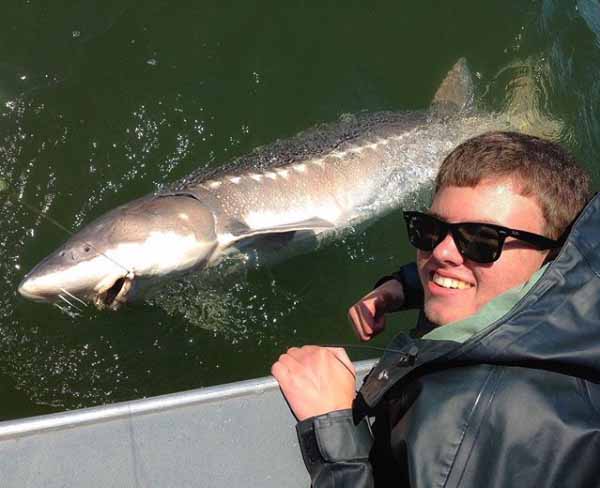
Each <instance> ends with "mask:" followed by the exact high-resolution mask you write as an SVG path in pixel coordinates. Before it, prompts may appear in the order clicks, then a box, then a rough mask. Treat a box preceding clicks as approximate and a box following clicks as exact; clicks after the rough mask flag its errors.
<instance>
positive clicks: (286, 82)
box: [0, 0, 600, 419]
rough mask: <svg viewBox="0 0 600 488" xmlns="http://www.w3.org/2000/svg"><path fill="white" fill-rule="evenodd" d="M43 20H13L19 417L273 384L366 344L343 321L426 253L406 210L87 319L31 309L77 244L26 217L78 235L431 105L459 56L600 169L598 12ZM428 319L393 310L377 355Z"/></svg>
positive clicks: (5, 101)
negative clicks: (289, 143) (326, 126)
mask: <svg viewBox="0 0 600 488" xmlns="http://www.w3.org/2000/svg"><path fill="white" fill-rule="evenodd" d="M7 4H8V5H7ZM48 5H50V4H49V3H48V2H41V1H39V0H37V1H35V0H29V1H22V2H14V1H13V2H5V4H4V5H3V9H2V15H1V16H0V186H1V187H2V189H4V187H5V186H8V187H9V189H10V190H9V191H0V229H1V232H0V392H1V393H2V398H3V401H2V402H1V403H0V418H2V419H7V418H14V417H21V416H27V415H32V414H37V413H45V412H52V411H57V410H64V409H70V408H76V407H80V406H90V405H97V404H102V403H107V402H114V401H121V400H128V399H133V398H139V397H143V396H150V395H157V394H162V393H169V392H174V391H179V390H183V389H190V388H196V387H201V386H207V385H213V384H218V383H224V382H230V381H235V380H240V379H245V378H249V377H256V376H263V375H266V374H268V372H269V368H270V365H271V363H272V362H273V361H274V360H275V359H276V358H277V356H278V355H279V354H280V352H282V351H283V350H285V348H287V347H288V346H291V345H299V344H304V343H331V342H354V341H355V340H354V337H353V333H352V331H351V329H350V327H349V325H348V323H347V321H346V310H347V308H348V306H349V305H350V304H351V303H353V302H354V301H355V300H356V299H357V298H358V297H360V296H361V295H362V294H364V293H365V292H366V291H367V290H368V289H369V288H370V286H371V284H372V283H373V282H374V280H375V279H376V278H377V277H379V276H381V275H382V274H385V273H389V272H390V271H391V270H393V269H394V268H395V267H396V266H397V265H399V264H400V263H402V262H405V261H406V260H409V259H411V258H412V256H413V251H412V250H411V249H410V248H409V247H408V245H407V243H406V239H405V235H404V230H403V228H402V220H401V218H400V216H399V214H398V213H395V214H391V215H388V216H387V217H385V218H384V219H382V220H380V221H378V222H377V223H375V224H374V225H372V226H371V227H370V228H369V229H368V230H367V231H366V232H365V233H361V234H357V235H353V236H351V237H349V238H348V239H346V240H345V241H343V242H338V243H335V244H333V245H331V246H329V247H327V248H325V249H322V250H319V251H317V252H314V253H311V254H308V255H304V256H298V257H295V258H292V259H290V260H288V261H286V262H284V263H281V264H279V265H277V266H273V267H271V268H268V269H266V268H263V269H259V270H255V271H249V272H247V273H243V274H241V275H239V276H236V277H235V279H233V280H229V281H227V280H225V281H224V282H223V283H214V284H212V285H210V286H209V285H204V284H203V283H202V282H201V280H199V281H196V282H194V283H188V282H178V283H174V284H172V285H171V286H169V287H167V288H165V290H164V292H163V293H162V294H161V295H160V296H159V297H157V298H156V299H154V300H152V301H150V302H146V303H142V304H140V305H137V306H134V307H130V308H128V309H125V310H122V311H120V312H118V313H100V312H96V311H94V310H91V309H86V310H85V311H84V312H83V313H82V314H81V315H80V316H79V317H71V316H69V315H67V314H65V313H62V312H61V311H60V310H58V309H57V308H54V307H52V306H50V305H42V304H33V303H29V302H26V301H25V300H23V299H21V298H20V297H18V296H17V294H16V287H17V284H18V282H19V281H20V279H21V278H22V276H23V275H24V273H25V272H27V271H28V270H29V269H30V268H31V267H32V266H33V265H34V264H36V262H38V261H39V260H40V259H41V258H42V257H44V256H45V255H46V254H48V253H49V252H51V251H52V250H53V249H54V248H56V247H57V246H58V245H59V244H60V243H61V242H62V241H64V240H65V238H66V237H67V236H66V235H65V233H64V231H62V230H60V229H59V228H57V227H56V226H54V225H52V224H51V223H50V222H48V221H47V220H44V219H42V218H40V217H39V216H38V215H36V214H35V213H32V212H30V211H28V210H27V209H26V208H25V207H23V206H22V205H21V204H19V203H18V201H20V200H21V201H26V202H29V203H30V204H31V205H34V206H36V207H37V208H39V209H41V210H42V212H43V213H44V214H46V215H48V216H49V217H52V218H53V219H56V220H57V221H58V222H60V223H61V224H63V225H64V226H66V227H67V228H69V229H72V230H75V229H77V228H78V227H79V226H80V225H81V224H82V223H85V222H88V221H89V220H90V219H92V218H94V217H96V216H98V215H100V214H101V213H103V212H104V211H106V210H108V209H111V208H113V207H115V206H116V205H119V204H121V203H124V202H126V201H128V200H130V199H132V198H134V197H137V196H141V195H143V194H145V193H148V192H151V191H153V190H155V189H157V188H158V187H159V186H160V185H161V184H163V183H165V182H169V181H173V180H175V179H177V178H180V177H182V176H184V175H186V174H188V173H190V172H192V171H193V170H195V169H197V168H199V167H207V166H214V165H218V164H220V163H223V162H225V161H227V160H228V159H230V158H231V157H233V156H234V155H239V154H243V153H244V152H247V151H249V150H250V149H251V148H253V147H255V146H257V145H261V144H266V143H268V142H271V141H273V140H275V139H277V138H282V137H287V136H290V135H292V134H295V133H296V132H298V131H299V130H302V129H305V128H307V127H310V126H311V125H313V124H315V123H318V122H322V121H331V120H335V119H336V118H338V117H339V116H340V115H341V114H344V113H348V112H356V111H361V110H366V111H376V110H383V109H385V110H411V109H419V108H424V107H426V106H427V104H428V103H429V101H430V99H431V97H432V95H433V93H434V92H435V89H436V87H437V85H438V84H439V82H440V81H441V79H442V78H443V76H444V74H445V72H446V71H447V70H448V69H449V68H450V67H451V66H452V64H453V63H454V62H455V61H456V60H457V59H458V58H459V57H462V56H465V57H466V58H467V60H468V62H469V64H470V66H471V68H472V69H473V71H474V72H475V73H476V76H477V83H478V101H479V103H480V105H481V106H482V107H485V108H487V109H491V110H498V111H499V110H505V109H506V107H507V106H508V105H510V104H511V103H512V102H514V100H515V98H516V95H515V94H520V98H519V100H520V103H525V105H529V106H534V107H536V108H537V110H538V111H539V113H541V114H544V115H545V116H547V117H550V118H552V119H553V120H555V121H558V125H557V127H559V128H560V131H559V132H557V133H556V138H557V139H558V140H560V141H562V142H563V143H565V144H566V145H567V146H568V147H569V148H570V149H571V150H573V151H574V152H575V153H576V154H577V155H578V156H579V157H580V158H581V159H582V160H584V161H586V162H587V163H588V164H589V167H590V168H591V169H592V171H593V172H594V175H596V173H597V172H598V167H599V165H598V164H597V163H596V157H597V154H598V146H599V144H600V136H599V134H600V131H599V130H598V129H599V120H598V117H599V116H600V112H598V101H599V96H600V49H599V45H600V44H599V43H600V37H599V36H600V6H599V5H598V3H597V2H595V1H592V0H587V1H584V0H581V1H579V2H568V1H563V0H561V1H560V2H559V1H558V0H556V1H545V2H542V1H529V2H523V1H522V0H521V1H507V0H502V1H488V2H480V1H462V2H370V3H369V4H366V3H365V2H356V1H355V2H345V4H344V6H343V7H335V6H334V4H333V3H332V2H331V3H326V2H320V3H317V2H314V4H313V5H311V4H309V3H308V2H297V3H296V4H295V5H291V4H290V5H289V6H282V3H281V2H273V1H264V2H260V3H258V4H256V5H255V4H253V3H252V2H241V1H238V2H228V3H223V2H208V1H204V2H199V1H195V2H179V3H178V5H175V4H174V3H173V2H166V1H160V0H149V1H146V2H134V1H121V2H118V3H117V2H100V1H98V0H87V1H71V2H52V6H51V7H50V6H48ZM523 93H525V94H526V96H525V97H523ZM513 105H514V103H513ZM424 143H426V141H424ZM4 183H6V185H5V184H4ZM357 184H360V182H357ZM413 320H414V315H413V314H411V313H405V314H398V315H397V316H396V317H395V318H394V319H393V320H392V321H391V322H390V325H389V331H388V333H386V335H385V337H382V338H381V339H378V340H377V344H378V345H382V344H384V343H385V342H386V341H387V340H388V339H389V338H390V335H391V333H393V332H394V331H395V330H396V331H397V330H399V329H402V328H404V329H406V328H409V327H410V325H411V323H412V321H413ZM351 355H352V357H353V358H354V359H362V358H365V357H372V356H373V355H374V353H368V352H356V351H352V352H351Z"/></svg>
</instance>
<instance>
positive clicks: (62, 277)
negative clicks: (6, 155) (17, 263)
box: [18, 196, 216, 310]
mask: <svg viewBox="0 0 600 488" xmlns="http://www.w3.org/2000/svg"><path fill="white" fill-rule="evenodd" d="M215 247H216V236H215V231H214V218H213V216H212V213H211V212H210V211H209V210H208V209H207V208H206V207H204V206H203V205H201V204H200V202H198V201H197V200H194V199H192V198H187V197H183V196H162V197H161V196H152V197H144V198H141V199H138V200H134V201H133V202H131V203H128V204H126V205H123V206H121V207H118V208H116V209H114V210H112V211H111V212H108V213H107V214H105V215H104V216H102V217H100V218H98V219H97V220H96V221H94V222H92V223H90V224H88V225H87V226H85V227H84V228H83V229H82V230H80V231H79V232H77V233H76V234H74V235H73V236H72V237H71V238H70V239H69V240H68V241H66V242H65V243H64V244H63V245H62V246H60V247H59V248H58V249H57V250H56V251H54V252H53V253H52V254H50V255H49V256H48V257H46V258H45V259H44V260H42V261H41V262H40V263H39V264H37V265H36V266H35V267H34V268H33V269H32V270H31V271H30V272H29V273H28V274H27V275H26V276H25V277H24V278H23V281H22V282H21V284H20V285H19V288H18V291H19V293H20V294H21V295H22V296H23V297H25V298H28V299H31V300H34V301H39V302H50V303H52V302H58V301H60V300H63V301H68V300H70V299H72V298H75V299H77V300H82V301H87V302H92V303H94V304H95V305H96V306H97V307H98V308H100V309H103V308H108V309H112V310H116V309H118V308H119V307H120V306H121V305H123V304H124V303H127V302H130V301H132V300H134V299H135V298H137V297H138V296H140V295H141V293H142V292H143V291H144V290H145V289H146V288H148V287H149V286H150V285H152V284H153V283H154V282H156V281H158V280H160V279H161V278H164V277H168V276H173V275H177V274H182V273H184V272H186V271H189V270H190V269H192V268H195V267H198V266H201V265H202V264H203V263H206V262H207V261H208V260H209V258H210V256H211V255H212V252H213V251H214V249H215Z"/></svg>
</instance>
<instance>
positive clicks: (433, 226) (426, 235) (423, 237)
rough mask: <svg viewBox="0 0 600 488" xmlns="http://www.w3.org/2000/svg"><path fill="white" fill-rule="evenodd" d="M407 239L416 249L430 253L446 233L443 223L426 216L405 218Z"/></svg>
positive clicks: (415, 215)
mask: <svg viewBox="0 0 600 488" xmlns="http://www.w3.org/2000/svg"><path fill="white" fill-rule="evenodd" d="M406 224H407V229H408V239H409V240H410V243H411V244H412V245H413V246H415V247H416V248H417V249H421V250H422V251H432V250H433V249H434V248H435V246H437V245H438V244H439V243H440V242H442V240H443V239H444V237H446V234H447V232H448V230H447V228H446V226H445V225H444V224H443V222H440V221H439V220H437V219H436V218H434V217H431V216H429V215H426V214H412V215H410V216H407V218H406Z"/></svg>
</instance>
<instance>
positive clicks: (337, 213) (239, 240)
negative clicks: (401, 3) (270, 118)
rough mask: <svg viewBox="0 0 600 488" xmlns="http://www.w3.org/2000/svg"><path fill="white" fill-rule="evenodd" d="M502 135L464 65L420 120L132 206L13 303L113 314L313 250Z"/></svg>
mask: <svg viewBox="0 0 600 488" xmlns="http://www.w3.org/2000/svg"><path fill="white" fill-rule="evenodd" d="M509 128H510V123H509V121H508V120H507V119H506V118H503V117H502V116H499V115H498V114H489V113H487V114H486V113H479V112H477V111H475V109H474V90H473V81H472V76H471V74H470V71H469V69H468V66H467V63H466V61H465V60H464V59H460V60H459V61H458V62H457V63H456V64H455V65H454V67H453V68H452V69H451V70H450V72H449V73H448V74H447V76H446V78H445V79H444V81H443V82H442V84H441V85H440V87H439V89H438V90H437V92H436V94H435V96H434V99H433V103H432V104H431V106H430V107H429V108H428V109H426V110H422V111H412V112H379V113H371V114H365V113H363V114H358V115H346V116H342V117H341V118H340V120H339V121H337V122H335V123H330V124H324V125H320V126H317V127H314V128H312V129H309V130H307V131H305V132H302V133H300V134H298V135H297V136H295V137H292V138H290V139H287V140H280V141H276V142H274V143H272V144H270V145H268V146H266V147H262V148H257V149H255V150H254V151H252V152H251V153H249V154H247V155H246V156H243V157H240V158H237V159H236V160H234V161H232V162H231V163H230V164H226V165H224V166H222V167H219V168H216V169H215V170H212V172H208V173H207V172H201V173H200V174H192V175H190V176H189V177H187V178H184V179H183V180H182V181H180V182H179V183H176V184H174V185H173V186H172V187H170V188H167V189H165V190H161V191H159V192H157V193H154V194H151V195H148V196H145V197H142V198H139V199H137V200H133V201H132V202H130V203H127V204H125V205H122V206H120V207H118V208H116V209H114V210H112V211H110V212H108V213H106V214H105V215H103V216H101V217H99V218H98V219H97V220H95V221H93V222H92V223H90V224H88V225H87V226H85V227H84V228H83V229H82V230H80V231H79V232H77V233H76V234H74V235H73V236H72V237H71V238H70V239H69V240H67V241H66V242H65V243H64V244H63V245H62V246H61V247H59V248H58V249H57V250H56V251H55V252H54V253H52V254H51V255H49V256H48V257H46V258H45V259H44V260H43V261H41V262H40V263H39V264H38V265H37V266H35V267H34V268H33V269H32V270H31V272H29V273H28V274H27V275H26V276H25V277H24V279H23V281H22V282H21V284H20V285H19V288H18V291H19V293H20V294H21V295H22V296H24V297H26V298H29V299H32V300H36V301H43V302H56V301H59V300H68V298H69V297H71V298H76V299H77V300H82V301H91V302H93V303H94V304H95V305H96V306H97V307H98V308H109V309H113V310H116V309H118V308H119V307H120V306H121V305H123V304H124V303H127V302H130V301H132V300H133V299H135V298H136V297H138V296H140V295H141V294H142V293H141V292H142V291H143V290H145V289H147V288H148V285H149V284H155V283H160V282H161V281H162V280H164V279H166V278H170V277H174V276H180V275H182V274H184V273H188V272H190V271H193V270H203V269H208V268H211V267H214V266H215V265H216V264H217V263H219V262H221V261H223V259H224V258H225V257H226V256H232V255H236V256H238V257H242V258H243V259H242V260H243V261H252V260H253V258H255V257H256V256H263V255H265V256H268V255H269V254H270V256H271V257H272V256H277V255H282V253H283V251H285V250H293V249H303V250H306V249H312V248H313V247H315V246H318V245H319V243H321V242H323V241H324V240H325V239H326V238H327V237H332V238H335V236H337V235H340V234H342V233H344V232H346V231H348V229H352V228H355V227H356V226H359V225H364V224H367V223H370V222H372V221H374V220H375V218H377V217H380V216H382V215H384V214H385V213H386V212H388V211H390V210H392V209H395V208H398V207H399V206H401V204H402V201H403V199H405V198H406V196H407V195H409V194H414V193H415V192H417V191H419V189H421V188H423V186H424V185H427V184H431V182H432V180H433V178H434V176H435V174H436V172H437V169H438V167H439V164H440V163H441V161H442V160H443V159H444V157H445V156H446V155H447V154H448V153H449V152H450V151H451V150H452V149H453V148H454V147H456V145H457V144H459V143H460V142H462V141H464V140H465V139H467V138H469V137H473V136H475V135H478V134H480V133H483V132H486V131H490V130H502V129H509ZM262 251H265V252H262ZM267 251H271V252H270V253H269V252H267ZM255 260H256V259H255Z"/></svg>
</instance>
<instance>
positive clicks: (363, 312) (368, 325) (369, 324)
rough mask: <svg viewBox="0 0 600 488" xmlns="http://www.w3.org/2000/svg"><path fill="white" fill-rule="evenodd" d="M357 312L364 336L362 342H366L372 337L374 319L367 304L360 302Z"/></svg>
mask: <svg viewBox="0 0 600 488" xmlns="http://www.w3.org/2000/svg"><path fill="white" fill-rule="evenodd" d="M357 312H358V316H359V323H360V327H361V330H362V332H363V335H364V339H363V340H365V341H368V340H370V339H371V338H372V337H373V328H374V320H375V317H374V315H373V312H372V311H371V309H370V308H369V306H368V304H367V303H365V302H361V303H360V304H359V307H358V311H357Z"/></svg>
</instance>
